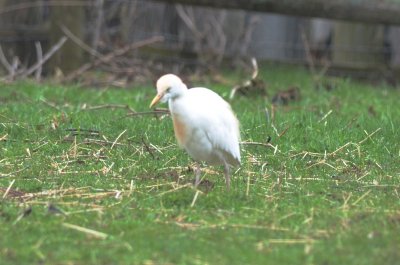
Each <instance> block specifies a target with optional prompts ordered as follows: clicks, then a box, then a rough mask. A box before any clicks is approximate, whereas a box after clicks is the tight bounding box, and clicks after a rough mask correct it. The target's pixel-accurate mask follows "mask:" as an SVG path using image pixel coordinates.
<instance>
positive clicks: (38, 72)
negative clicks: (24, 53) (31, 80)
mask: <svg viewBox="0 0 400 265" xmlns="http://www.w3.org/2000/svg"><path fill="white" fill-rule="evenodd" d="M35 48H36V55H37V61H38V62H41V61H43V51H42V45H40V41H36V42H35ZM41 76H42V65H40V66H39V68H38V69H37V70H36V73H35V79H36V81H40V77H41Z"/></svg>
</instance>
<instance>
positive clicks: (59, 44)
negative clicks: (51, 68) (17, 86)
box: [21, 36, 68, 78]
mask: <svg viewBox="0 0 400 265" xmlns="http://www.w3.org/2000/svg"><path fill="white" fill-rule="evenodd" d="M67 39H68V38H67V37H65V36H63V37H61V39H60V40H59V41H58V42H57V43H56V44H55V45H54V46H53V47H51V49H50V51H48V52H47V53H46V54H45V55H44V56H43V59H42V60H41V61H38V62H37V63H35V64H34V65H33V66H31V67H30V68H29V69H28V70H26V71H25V72H24V73H23V74H22V75H21V76H22V78H26V77H27V76H29V75H31V74H32V73H33V72H35V71H37V70H38V69H39V68H40V67H42V65H43V64H44V63H45V62H47V61H48V60H49V59H50V57H51V56H53V54H54V53H55V52H56V51H58V50H59V49H60V48H61V47H62V46H63V45H64V43H65V42H66V41H67Z"/></svg>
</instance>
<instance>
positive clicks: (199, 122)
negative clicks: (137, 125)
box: [150, 74, 240, 190]
mask: <svg viewBox="0 0 400 265" xmlns="http://www.w3.org/2000/svg"><path fill="white" fill-rule="evenodd" d="M159 101H161V102H164V103H165V102H168V105H169V110H170V112H171V115H172V121H173V125H174V132H175V137H176V139H177V141H178V144H179V146H180V147H183V148H184V149H185V150H186V152H187V153H188V154H189V155H190V156H191V157H192V158H193V159H194V160H195V161H196V162H206V163H207V164H209V165H223V166H224V169H225V181H226V187H227V189H228V190H229V188H230V167H233V166H238V165H240V149H239V141H240V133H239V121H238V120H237V118H236V116H235V114H234V113H233V112H232V109H231V106H230V105H229V104H228V102H226V101H225V100H224V99H223V98H221V97H220V96H219V95H218V94H217V93H215V92H213V91H211V90H209V89H207V88H204V87H195V88H191V89H188V88H187V86H186V85H185V84H184V83H183V82H182V80H181V79H180V78H179V77H177V76H176V75H173V74H167V75H164V76H162V77H160V79H158V81H157V95H156V96H155V97H154V99H153V101H152V102H151V104H150V108H151V107H153V106H154V105H156V104H157V103H158V102H159ZM195 172H196V182H195V185H196V186H197V185H198V184H199V182H200V174H201V171H200V166H199V165H197V169H196V171H195Z"/></svg>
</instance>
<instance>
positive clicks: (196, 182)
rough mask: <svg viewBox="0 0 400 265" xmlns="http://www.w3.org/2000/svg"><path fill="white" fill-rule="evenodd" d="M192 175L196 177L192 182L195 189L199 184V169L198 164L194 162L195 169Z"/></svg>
mask: <svg viewBox="0 0 400 265" xmlns="http://www.w3.org/2000/svg"><path fill="white" fill-rule="evenodd" d="M194 174H195V176H196V180H195V182H194V186H195V188H197V186H198V185H199V184H200V175H201V168H200V164H199V163H197V162H196V168H195V170H194Z"/></svg>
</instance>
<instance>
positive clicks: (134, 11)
mask: <svg viewBox="0 0 400 265" xmlns="http://www.w3.org/2000/svg"><path fill="white" fill-rule="evenodd" d="M399 24H400V2H399V1H396V0H364V1H359V0H346V1H344V0H338V1H327V0H287V1H272V0H258V1H254V0H248V1H237V0H235V1H233V0H232V1H231V0H220V1H211V0H209V1H207V0H199V1H194V0H176V1H174V0H165V1H151V0H86V1H85V0H64V1H63V0H57V1H55V0H31V1H26V0H0V47H1V49H0V77H2V80H5V81H13V80H17V79H21V78H27V77H34V78H36V79H38V80H40V79H41V78H50V77H51V78H56V79H58V80H61V81H66V82H67V81H80V82H82V83H83V84H86V85H113V86H120V87H125V86H127V85H128V84H129V83H130V82H132V81H145V80H149V79H150V80H153V79H154V78H156V77H157V76H159V75H160V74H163V73H165V72H191V73H196V72H202V73H204V72H209V71H217V70H218V69H220V68H221V67H232V68H241V69H246V68H251V63H250V61H251V60H250V59H251V58H252V57H255V58H256V59H257V60H258V62H263V61H269V62H282V63H290V64H300V65H308V66H312V67H313V68H321V69H323V70H324V71H327V72H328V73H329V74H332V75H351V76H355V77H359V78H367V79H374V80H375V79H379V80H385V81H386V82H387V83H389V84H392V85H396V83H397V78H396V72H397V70H396V69H398V68H399V66H400V45H399V44H400V30H399V27H398V25H399ZM93 72H96V75H95V76H93ZM99 72H100V73H102V74H101V75H99Z"/></svg>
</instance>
